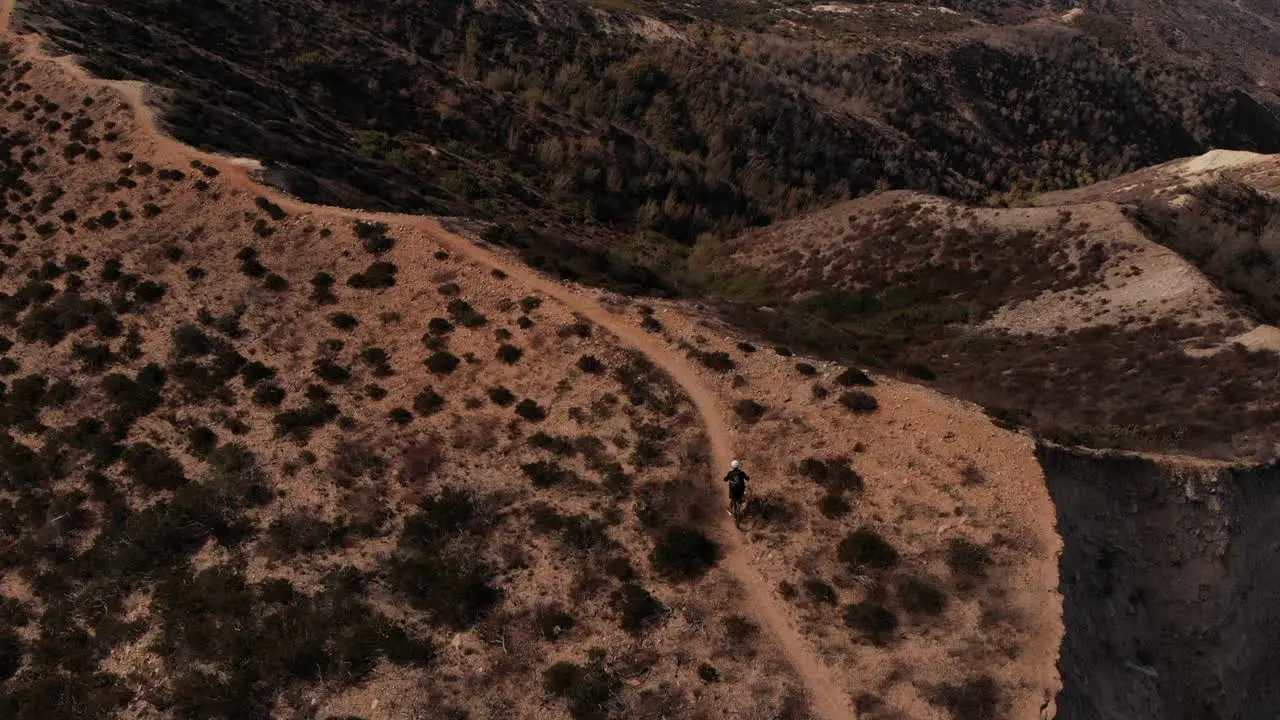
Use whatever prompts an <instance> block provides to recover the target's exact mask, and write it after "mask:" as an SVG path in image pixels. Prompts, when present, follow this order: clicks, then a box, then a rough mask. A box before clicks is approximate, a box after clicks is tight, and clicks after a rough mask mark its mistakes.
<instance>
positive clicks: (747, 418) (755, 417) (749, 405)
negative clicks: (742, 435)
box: [733, 398, 767, 425]
mask: <svg viewBox="0 0 1280 720" xmlns="http://www.w3.org/2000/svg"><path fill="white" fill-rule="evenodd" d="M766 409H767V408H765V406H763V405H761V404H760V403H758V402H756V401H755V400H749V399H746V398H744V399H742V400H739V401H738V402H737V403H736V404H735V405H734V406H733V411H734V412H735V413H737V415H738V419H739V420H741V421H742V422H744V423H746V424H748V425H754V424H755V423H757V422H759V421H760V418H762V417H764V413H765V410H766Z"/></svg>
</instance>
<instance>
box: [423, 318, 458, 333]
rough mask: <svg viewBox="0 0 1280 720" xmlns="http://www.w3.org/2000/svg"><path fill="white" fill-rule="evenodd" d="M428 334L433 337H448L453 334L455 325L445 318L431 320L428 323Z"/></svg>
mask: <svg viewBox="0 0 1280 720" xmlns="http://www.w3.org/2000/svg"><path fill="white" fill-rule="evenodd" d="M427 332H428V333H429V334H431V335H447V334H449V333H451V332H453V323H451V322H449V321H448V320H445V319H444V318H441V317H437V318H431V320H430V322H428V323H427Z"/></svg>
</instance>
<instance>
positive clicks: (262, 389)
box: [253, 383, 285, 407]
mask: <svg viewBox="0 0 1280 720" xmlns="http://www.w3.org/2000/svg"><path fill="white" fill-rule="evenodd" d="M284 395H285V393H284V388H282V387H280V386H279V385H276V384H275V383H262V384H260V385H258V386H257V387H256V388H254V390H253V401H254V402H255V403H257V404H258V405H265V406H268V407H276V406H278V405H279V404H280V403H282V402H284Z"/></svg>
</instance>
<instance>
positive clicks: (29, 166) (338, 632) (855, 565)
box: [0, 37, 1062, 720]
mask: <svg viewBox="0 0 1280 720" xmlns="http://www.w3.org/2000/svg"><path fill="white" fill-rule="evenodd" d="M38 43H39V39H38V38H33V37H27V38H16V37H11V38H10V41H9V43H8V44H6V45H4V50H3V57H2V61H3V71H2V72H0V94H4V95H5V98H6V103H5V106H4V110H3V114H4V119H3V122H0V147H3V152H0V177H3V183H4V193H3V196H2V197H0V202H2V203H3V208H4V211H5V212H4V213H3V215H4V216H5V217H7V219H8V220H7V223H8V224H7V228H8V229H7V230H5V231H4V233H3V245H0V252H2V253H3V255H4V259H3V261H2V264H0V325H2V329H0V452H2V453H3V457H2V458H0V562H2V563H3V566H2V567H3V575H2V579H0V602H2V603H3V609H4V612H3V614H0V715H3V716H4V717H13V718H18V719H21V720H27V719H31V720H35V719H37V718H38V719H39V720H49V719H56V718H85V717H100V718H114V717H122V718H193V719H194V718H201V719H204V718H227V719H228V720H230V719H232V718H234V719H235V720H244V719H246V718H249V719H251V718H267V717H271V718H304V717H305V718H315V717H318V718H346V719H349V718H364V719H365V720H380V719H382V718H387V719H390V718H403V717H415V716H430V717H441V718H509V717H540V716H550V717H564V716H569V717H573V718H577V719H579V720H581V719H583V718H603V717H646V716H667V717H689V718H742V717H760V718H765V717H768V718H795V719H799V718H807V717H814V718H826V719H828V720H831V719H835V720H843V719H844V718H852V717H864V718H865V717H881V718H889V717H899V716H902V715H904V714H905V715H908V716H910V717H921V718H939V719H945V718H958V719H960V720H966V719H967V718H974V717H983V718H990V717H1009V718H1015V717H1017V718H1020V717H1026V716H1027V715H1028V713H1034V712H1038V711H1039V709H1040V708H1043V707H1045V706H1046V705H1049V704H1051V702H1052V698H1053V696H1054V695H1055V694H1056V693H1057V691H1058V689H1059V687H1060V683H1059V681H1058V679H1057V670H1056V667H1055V662H1056V658H1057V648H1058V646H1059V642H1060V638H1061V636H1062V625H1061V615H1060V607H1061V605H1060V598H1059V595H1058V589H1057V561H1056V557H1057V553H1058V551H1059V548H1060V542H1059V540H1058V538H1057V535H1056V534H1055V532H1054V513H1053V508H1052V506H1051V504H1050V503H1049V498H1048V494H1047V491H1046V487H1045V483H1044V478H1043V475H1042V473H1041V472H1040V470H1039V467H1038V465H1037V463H1036V461H1035V458H1034V456H1033V446H1032V443H1031V441H1030V440H1029V439H1028V438H1027V437H1025V436H1023V435H1019V434H1017V433H1013V432H1009V431H1007V430H1002V429H1000V428H998V427H996V426H994V425H993V424H991V423H990V422H988V420H987V419H986V418H984V417H983V416H982V415H981V413H980V412H979V411H977V410H976V409H975V408H973V407H971V406H968V405H965V404H963V403H960V402H957V401H953V400H950V399H947V398H944V397H942V396H940V395H938V394H936V393H934V392H932V391H929V390H926V389H923V388H919V387H914V386H910V385H904V384H901V383H898V382H895V381H892V380H888V379H883V378H881V379H872V378H869V377H866V376H864V375H863V374H862V373H861V372H859V371H856V370H853V369H849V368H845V367H843V366H837V365H833V364H829V363H823V362H820V361H816V360H812V359H806V358H804V357H798V356H793V355H791V353H790V351H785V350H777V351H774V350H769V351H764V350H757V349H756V348H755V347H754V346H752V345H750V344H749V343H747V342H745V341H744V340H742V339H740V338H738V337H736V336H734V335H732V334H731V333H728V332H725V331H723V330H721V329H718V328H717V326H716V325H715V324H714V322H713V321H712V319H710V318H705V319H702V320H699V319H696V318H693V317H690V316H689V315H687V314H686V313H687V312H688V309H687V308H686V307H685V306H682V305H672V304H659V303H655V304H654V305H653V306H652V307H649V306H645V305H641V304H639V303H637V302H635V301H633V300H630V299H628V298H625V297H622V296H612V295H592V294H591V293H589V292H587V291H586V290H584V289H581V288H575V287H572V286H566V285H561V284H557V283H556V282H554V281H552V280H550V279H547V278H545V277H543V276H540V275H537V274H535V273H534V272H532V271H530V270H528V269H527V268H525V267H523V266H522V265H520V263H519V262H517V261H515V260H514V259H513V258H511V257H509V256H507V255H504V254H499V253H497V252H495V251H493V250H490V249H485V248H483V247H480V246H477V245H473V244H472V243H471V242H470V241H468V240H467V239H464V238H462V237H460V236H457V235H454V234H451V233H449V232H447V231H445V230H444V229H443V228H441V227H440V225H438V224H437V223H436V222H435V221H432V220H429V219H423V218H415V217H409V216H397V215H384V214H377V213H368V212H361V211H353V210H345V209H340V208H326V207H319V206H313V205H306V204H304V203H301V202H298V201H296V200H293V199H290V198H287V197H284V196H282V195H279V194H276V193H275V192H273V191H271V190H269V189H268V188H265V187H263V186H259V185H256V184H255V183H254V181H253V180H252V178H251V177H250V175H251V172H252V169H253V167H254V165H253V163H251V162H244V161H236V160H230V159H227V158H225V157H219V156H213V155H208V154H203V153H199V152H196V151H194V150H190V149H188V148H185V147H184V146H182V145H180V144H179V143H176V142H174V141H172V140H169V139H166V138H164V137H161V136H158V135H156V134H155V128H154V126H153V125H152V124H151V119H152V118H151V115H150V114H149V112H147V110H146V108H145V107H143V105H142V100H143V94H144V93H143V89H142V88H141V87H140V86H137V85H129V84H117V85H112V84H109V83H103V82H99V81H91V80H88V79H87V78H85V77H84V75H83V74H82V73H80V72H78V71H77V70H76V68H75V67H74V66H73V65H72V64H71V63H69V62H67V61H65V60H63V61H55V60H50V59H49V58H48V57H45V56H42V55H41V54H39V52H38V51H37V47H38ZM797 429H801V430H803V432H796V430H797ZM765 447H770V448H773V449H774V450H773V451H771V452H769V453H764V452H761V451H760V450H759V449H760V448H765ZM738 454H741V455H743V456H744V457H745V459H746V460H747V463H748V468H749V469H750V470H751V472H752V473H753V475H754V477H755V478H756V480H755V483H756V493H757V496H756V500H755V503H754V508H753V510H752V513H751V515H750V516H749V517H748V519H747V521H746V522H745V523H744V526H743V527H742V528H741V529H737V528H735V527H733V525H732V523H731V522H730V521H729V519H728V518H727V517H726V516H725V515H723V514H722V512H721V510H720V508H719V506H720V503H721V502H722V492H723V491H722V489H721V488H720V487H719V483H718V482H715V481H717V480H718V478H719V476H720V474H721V473H722V472H723V468H724V467H725V465H727V462H728V459H729V458H730V457H732V456H733V455H738ZM792 461H794V462H792ZM903 468H907V469H908V470H909V472H904V471H903ZM992 634H998V636H999V638H1000V641H999V642H998V643H995V644H993V643H991V642H990V636H991V635H992ZM955 658H962V659H963V663H957V662H954V661H953V660H954V659H955Z"/></svg>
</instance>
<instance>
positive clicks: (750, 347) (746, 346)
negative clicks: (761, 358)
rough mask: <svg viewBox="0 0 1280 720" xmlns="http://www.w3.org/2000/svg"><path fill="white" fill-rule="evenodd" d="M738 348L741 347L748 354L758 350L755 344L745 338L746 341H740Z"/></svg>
mask: <svg viewBox="0 0 1280 720" xmlns="http://www.w3.org/2000/svg"><path fill="white" fill-rule="evenodd" d="M738 349H739V350H741V351H742V352H744V353H747V354H748V355H749V354H751V353H753V352H755V351H756V346H755V345H752V344H751V343H749V342H746V341H745V340H744V341H742V342H740V343H738Z"/></svg>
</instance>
